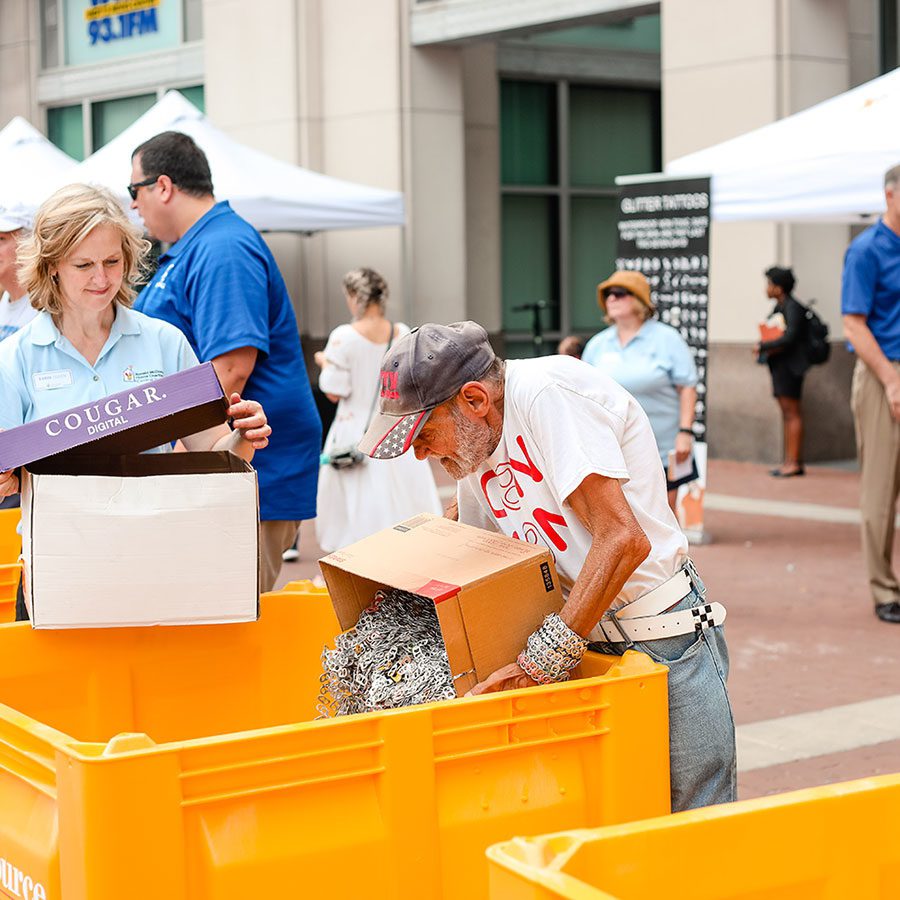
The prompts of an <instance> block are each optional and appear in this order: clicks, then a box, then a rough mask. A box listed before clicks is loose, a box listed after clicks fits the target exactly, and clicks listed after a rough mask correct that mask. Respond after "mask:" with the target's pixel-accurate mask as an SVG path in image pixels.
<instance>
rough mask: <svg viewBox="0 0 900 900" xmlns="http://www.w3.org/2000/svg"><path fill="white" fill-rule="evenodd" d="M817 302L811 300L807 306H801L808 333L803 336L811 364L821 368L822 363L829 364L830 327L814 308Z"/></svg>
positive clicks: (807, 356)
mask: <svg viewBox="0 0 900 900" xmlns="http://www.w3.org/2000/svg"><path fill="white" fill-rule="evenodd" d="M815 302H816V301H815V300H809V301H807V304H803V303H801V304H800V305H801V306H802V307H803V315H804V317H805V318H806V333H805V334H804V336H803V343H804V349H805V350H806V358H807V360H809V364H810V365H811V366H821V365H822V363H825V362H828V357H829V355H830V353H831V344H829V343H828V326H827V325H826V324H825V323H824V322H823V321H822V320H821V319H820V318H819V316H818V314H817V313H816V311H815V310H814V309H813V308H812V307H813V304H814V303H815Z"/></svg>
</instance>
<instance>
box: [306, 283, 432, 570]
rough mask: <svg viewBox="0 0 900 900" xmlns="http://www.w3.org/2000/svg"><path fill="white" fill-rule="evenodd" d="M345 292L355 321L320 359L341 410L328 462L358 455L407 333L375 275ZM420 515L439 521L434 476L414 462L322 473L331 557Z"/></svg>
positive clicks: (323, 539)
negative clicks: (390, 361) (385, 372)
mask: <svg viewBox="0 0 900 900" xmlns="http://www.w3.org/2000/svg"><path fill="white" fill-rule="evenodd" d="M342 288H343V292H344V298H345V300H346V301H347V307H348V309H349V310H350V315H351V317H352V321H351V322H350V323H349V324H348V325H340V326H338V327H337V328H335V330H334V331H332V332H331V335H330V336H329V338H328V343H327V344H326V345H325V349H324V350H323V351H321V352H320V353H317V354H316V362H317V363H318V365H319V367H320V368H321V370H322V372H321V374H320V376H319V387H320V388H321V389H322V391H323V393H324V394H325V395H326V396H327V397H328V399H329V400H331V401H332V402H333V403H337V405H338V408H337V413H336V414H335V418H334V423H333V424H332V426H331V428H330V429H329V431H328V436H327V437H326V439H325V458H326V459H327V458H330V457H333V456H335V455H338V454H340V453H341V452H342V451H349V450H352V449H355V448H356V445H357V444H358V443H359V441H360V439H361V438H362V436H363V434H364V432H365V430H366V427H367V426H368V424H369V419H370V418H371V417H372V411H373V409H374V407H375V401H376V395H377V393H378V391H379V389H380V387H381V379H380V375H381V360H382V358H383V357H384V354H385V352H386V351H387V349H388V347H389V345H390V344H392V343H393V341H395V340H396V339H397V338H398V337H401V336H402V335H404V334H407V333H408V332H409V328H407V327H406V326H405V325H403V324H401V323H399V322H398V323H395V324H392V323H391V322H390V321H389V320H388V318H387V316H386V314H385V307H386V304H387V299H388V286H387V283H386V282H385V280H384V278H382V276H381V275H379V274H378V272H376V271H375V270H374V269H367V268H363V269H354V270H353V271H351V272H348V273H347V274H346V275H345V276H344V279H343V283H342ZM420 512H433V513H436V514H438V515H439V514H440V513H441V504H440V500H439V499H438V494H437V488H436V487H435V483H434V476H433V475H432V474H431V469H430V468H429V466H428V463H426V462H420V461H419V460H417V459H416V458H415V457H414V456H413V455H412V454H408V455H406V456H402V457H399V458H398V459H395V460H389V461H384V462H381V461H380V462H379V463H378V464H377V465H371V464H369V463H368V461H366V460H363V459H359V460H357V461H356V462H355V463H353V464H351V465H348V466H346V467H344V468H336V467H335V466H334V465H324V466H323V467H322V470H321V472H320V474H319V494H318V517H317V519H316V537H317V539H318V542H319V546H320V547H321V548H322V549H323V550H324V551H326V552H327V553H330V552H332V551H334V550H337V549H339V548H340V547H345V546H347V544H352V543H353V542H354V541H358V540H360V539H361V538H364V537H366V536H367V535H369V534H372V533H373V532H375V531H380V530H381V529H382V528H389V527H390V526H391V525H395V524H396V523H397V522H401V521H403V519H408V518H409V517H410V516H414V515H416V514H417V513H420Z"/></svg>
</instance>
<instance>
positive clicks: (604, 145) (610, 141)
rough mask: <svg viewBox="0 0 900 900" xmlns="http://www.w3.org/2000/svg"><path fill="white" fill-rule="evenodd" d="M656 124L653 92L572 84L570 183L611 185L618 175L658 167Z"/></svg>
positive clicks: (656, 105)
mask: <svg viewBox="0 0 900 900" xmlns="http://www.w3.org/2000/svg"><path fill="white" fill-rule="evenodd" d="M659 125H660V109H659V94H658V93H656V92H650V91H631V90H619V89H616V88H606V87H588V86H583V85H573V86H572V87H571V88H570V89H569V171H570V183H571V184H573V185H579V186H587V185H593V186H597V187H615V183H616V176H617V175H633V174H636V173H640V172H657V171H659V166H660V158H659V146H660V140H659Z"/></svg>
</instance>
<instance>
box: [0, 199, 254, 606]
mask: <svg viewBox="0 0 900 900" xmlns="http://www.w3.org/2000/svg"><path fill="white" fill-rule="evenodd" d="M148 249H149V244H148V243H147V242H146V241H145V240H143V238H142V237H141V235H140V233H139V232H138V230H137V229H136V228H135V227H134V226H133V225H132V224H131V223H130V222H129V221H128V219H127V218H126V216H125V214H124V212H123V211H122V208H121V207H120V206H119V204H118V202H117V201H116V199H115V198H114V197H113V195H112V194H110V193H109V192H107V191H105V190H102V189H100V188H95V187H88V186H86V185H71V186H69V187H65V188H62V189H60V190H59V191H57V192H56V193H55V194H53V196H52V197H50V198H49V199H48V200H47V201H46V202H45V203H44V204H43V205H42V206H41V208H40V209H39V210H38V212H37V215H36V217H35V222H34V230H33V232H32V234H31V235H30V236H29V237H28V238H26V239H25V240H24V241H23V242H22V244H21V245H20V247H19V253H18V260H19V265H20V272H21V274H20V278H21V281H22V284H23V286H24V287H25V289H26V290H27V291H28V294H29V297H30V298H31V303H32V305H33V306H34V307H35V309H37V310H38V314H37V315H36V316H35V318H34V319H32V320H31V322H30V323H29V324H28V325H26V326H25V327H24V328H22V329H20V330H19V331H17V332H16V333H15V334H13V335H12V336H11V337H9V338H7V339H6V340H5V341H3V342H2V344H0V429H8V428H15V427H17V426H19V425H24V424H26V423H27V422H31V421H33V420H34V419H41V418H44V417H45V416H49V415H53V414H54V413H58V412H61V411H62V410H65V409H69V408H70V407H73V406H76V405H79V404H82V403H90V402H91V401H95V400H100V399H102V398H103V397H106V396H107V395H109V394H114V393H116V392H117V391H121V390H124V389H125V388H127V387H128V386H129V384H130V383H131V382H130V380H128V375H131V373H134V374H135V375H136V374H138V373H140V375H141V376H142V377H143V378H146V379H148V380H150V379H155V378H162V377H163V376H164V375H172V374H174V373H175V372H179V371H181V370H182V369H187V368H190V367H191V366H195V365H197V357H196V356H195V355H194V352H193V351H192V350H191V348H190V346H189V344H188V342H187V340H186V338H185V337H184V335H183V334H182V333H181V332H180V331H179V330H178V329H177V328H175V327H174V326H172V325H169V324H167V323H166V322H161V321H159V320H157V319H151V318H148V317H147V316H145V315H142V314H141V313H139V312H136V311H135V310H133V309H131V303H132V301H133V300H134V293H135V292H134V287H133V284H134V282H135V280H136V279H137V277H138V274H139V272H140V271H141V268H142V266H143V263H144V259H145V257H146V253H147V250H148ZM126 373H127V374H126ZM229 400H230V403H231V405H230V407H229V410H228V415H229V416H230V417H231V418H232V419H233V422H234V430H232V429H231V428H229V427H228V426H227V425H219V426H217V427H216V428H210V429H208V430H206V431H203V432H201V433H200V434H195V435H191V436H189V437H186V438H183V439H182V442H183V444H184V446H185V447H186V448H187V449H188V450H230V451H231V452H232V453H234V454H236V455H237V456H240V457H241V458H242V459H245V460H247V461H250V460H251V459H252V458H253V454H254V451H255V450H257V449H261V448H263V447H265V446H266V444H267V443H268V438H269V435H270V434H271V431H272V429H271V428H270V427H269V425H268V424H267V422H266V415H265V412H264V411H263V409H262V407H261V406H260V405H259V403H256V402H255V401H252V400H243V399H241V397H240V395H238V394H236V393H235V394H232V395H231V397H230V398H229ZM169 449H170V448H169V446H168V445H166V446H164V447H159V448H157V450H158V451H161V452H165V451H167V450H169ZM18 489H19V484H18V479H17V477H16V475H15V474H14V473H12V472H2V473H0V497H5V496H8V495H10V494H13V493H16V492H17V491H18ZM23 610H24V607H23ZM18 612H20V610H18V609H17V613H18Z"/></svg>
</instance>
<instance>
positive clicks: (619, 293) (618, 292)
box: [603, 287, 631, 300]
mask: <svg viewBox="0 0 900 900" xmlns="http://www.w3.org/2000/svg"><path fill="white" fill-rule="evenodd" d="M603 296H604V297H606V298H609V297H616V298H617V299H619V300H621V299H622V297H630V296H631V291H626V290H625V288H620V287H614V288H609V289H608V290H606V291H604V292H603Z"/></svg>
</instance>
